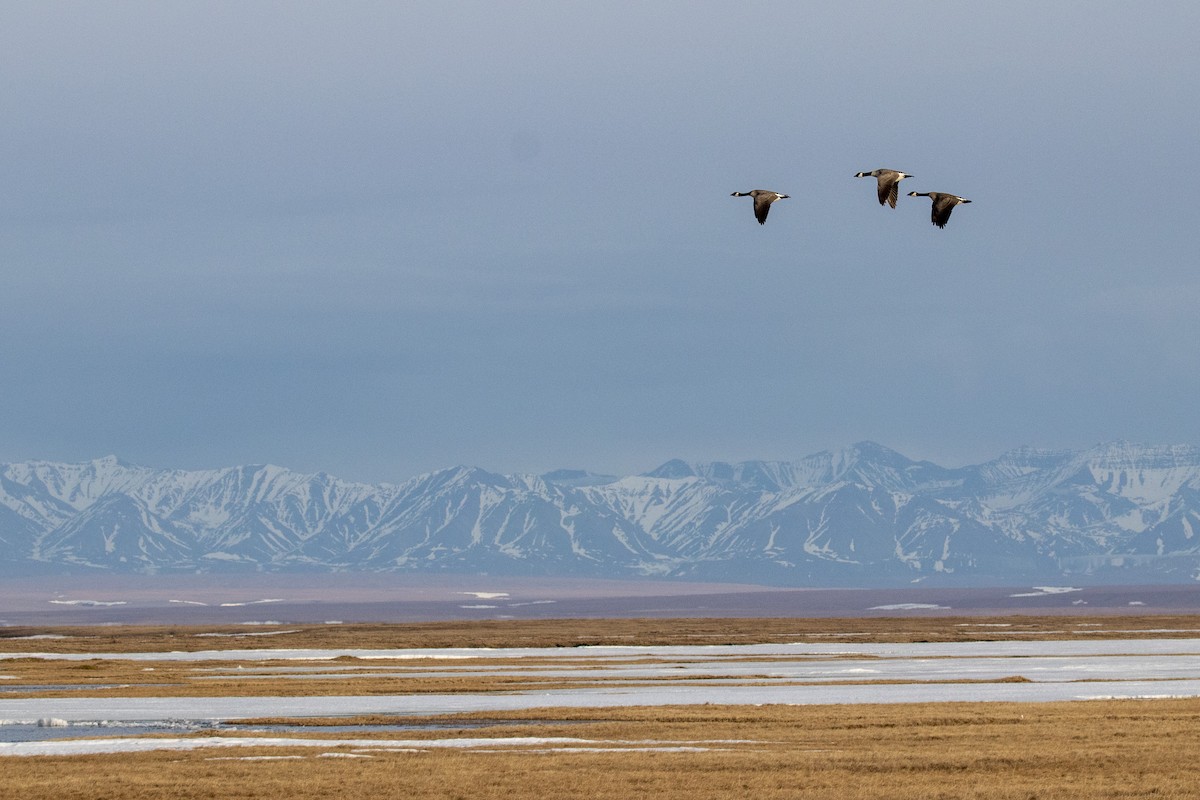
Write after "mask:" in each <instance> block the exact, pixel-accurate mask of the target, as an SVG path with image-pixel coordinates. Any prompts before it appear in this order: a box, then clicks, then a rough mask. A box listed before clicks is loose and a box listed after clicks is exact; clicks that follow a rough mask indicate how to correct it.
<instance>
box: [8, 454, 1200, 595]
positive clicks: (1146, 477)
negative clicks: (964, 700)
mask: <svg viewBox="0 0 1200 800" xmlns="http://www.w3.org/2000/svg"><path fill="white" fill-rule="evenodd" d="M1198 534H1200V449H1197V448H1194V447H1185V446H1175V447H1145V446H1138V445H1131V444H1125V443H1118V444H1109V445H1103V446H1099V447H1096V448H1093V449H1091V450H1087V451H1082V452H1065V451H1046V450H1033V449H1027V448H1026V449H1019V450H1013V451H1011V452H1008V453H1005V454H1004V455H1002V456H1000V457H999V458H997V459H995V460H994V461H990V462H988V463H986V464H980V465H974V466H969V467H962V468H957V469H948V468H944V467H940V466H938V465H936V464H931V463H929V462H916V461H912V460H910V459H908V458H905V457H904V456H903V455H901V454H899V453H896V452H894V451H892V450H889V449H887V448H885V447H882V446H880V445H877V444H874V443H870V442H863V443H859V444H857V445H854V446H852V447H848V448H845V449H843V450H841V451H838V452H822V453H817V454H814V455H811V456H807V457H805V458H802V459H799V460H797V461H794V462H763V461H750V462H742V463H737V464H727V463H722V462H713V463H703V464H688V463H685V462H682V461H678V460H676V461H669V462H667V463H665V464H663V465H662V466H661V467H659V468H657V469H655V470H653V471H651V472H648V473H646V474H644V475H636V476H628V477H623V478H614V477H608V476H599V475H593V474H590V473H586V472H579V471H567V470H560V471H556V472H553V473H547V474H546V475H542V476H535V475H515V476H504V475H496V474H493V473H489V472H486V471H484V470H481V469H477V468H473V467H454V468H450V469H445V470H439V471H437V472H432V473H429V474H427V475H421V476H417V477H415V478H412V479H411V480H408V481H406V482H405V483H402V484H399V485H379V486H371V485H366V484H356V483H350V482H346V481H341V480H338V479H337V478H334V477H332V476H329V475H326V474H323V473H318V474H316V475H301V474H298V473H294V472H291V471H289V470H286V469H283V468H281V467H276V466H270V465H262V466H245V467H234V468H229V469H221V470H207V471H196V472H183V471H170V470H154V469H148V468H145V467H136V466H131V465H128V464H124V463H122V462H120V461H118V460H117V459H115V458H111V457H110V458H104V459H100V460H97V461H92V462H88V463H84V464H55V463H49V462H27V463H20V464H8V465H3V466H0V568H2V569H3V571H4V572H7V573H8V574H13V573H20V572H22V571H24V570H28V569H31V568H32V567H34V566H37V567H38V568H39V569H42V570H44V569H45V567H46V565H56V564H57V565H63V566H73V567H91V568H97V569H108V570H123V571H145V572H149V571H171V570H176V571H214V572H216V571H223V570H231V569H249V570H294V569H323V570H375V571H400V570H406V571H415V570H421V571H430V570H444V571H458V572H462V571H470V572H487V573H491V574H513V575H520V574H526V575H572V574H574V575H587V576H593V577H614V578H628V577H632V576H639V575H643V576H646V575H653V576H660V577H661V576H677V577H687V578H691V579H703V580H727V581H749V582H758V583H774V584H782V585H858V586H865V585H872V584H887V583H899V582H909V581H913V580H919V579H930V580H936V581H939V582H944V583H971V582H979V581H983V580H990V581H1004V582H1007V581H1015V582H1020V583H1028V582H1029V581H1030V580H1033V579H1038V580H1051V579H1054V578H1067V577H1069V578H1070V579H1072V580H1080V579H1081V578H1086V577H1088V576H1090V577H1091V578H1092V579H1094V580H1113V581H1117V580H1120V581H1126V582H1147V581H1180V580H1196V579H1197V575H1198V572H1200V535H1198Z"/></svg>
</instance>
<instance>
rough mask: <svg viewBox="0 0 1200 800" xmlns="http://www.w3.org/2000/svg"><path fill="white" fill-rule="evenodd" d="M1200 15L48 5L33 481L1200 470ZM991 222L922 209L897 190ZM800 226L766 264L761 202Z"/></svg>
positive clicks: (10, 231) (897, 8)
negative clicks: (569, 471) (1087, 460)
mask: <svg viewBox="0 0 1200 800" xmlns="http://www.w3.org/2000/svg"><path fill="white" fill-rule="evenodd" d="M1197 30H1200V4H1197V3H1194V2H1190V1H1189V2H1156V3H1151V4H1130V3H1123V2H1096V3H1089V4H1086V5H1081V4H1078V3H1066V2H1010V3H1003V4H998V3H997V4H977V3H970V4H968V3H949V2H939V3H881V2H846V3H833V4H831V3H784V2H780V3H759V2H742V3H733V4H731V3H728V2H689V3H681V2H657V3H642V2H625V0H614V1H613V2H607V3H596V4H580V3H559V2H540V1H538V0H534V1H532V2H523V3H494V2H446V1H445V0H438V1H437V2H424V1H423V0H407V2H404V3H392V2H357V3H355V2H343V3H336V4H334V3H316V2H289V3H282V2H280V3H266V2H249V3H246V2H204V3H160V2H118V3H104V4H95V3H83V2H78V3H68V2H58V3H56V2H28V3H8V4H5V5H4V6H3V8H2V9H0V74H3V75H4V80H3V82H0V109H2V111H3V119H4V124H3V125H2V126H0V148H2V155H0V337H2V340H3V347H0V460H3V461H13V460H23V459H30V458H45V459H54V460H80V459H89V458H95V457H100V456H103V455H107V454H110V453H111V454H115V455H117V456H119V457H121V458H123V459H125V460H128V461H132V462H135V463H141V464H146V465H150V466H159V467H181V468H204V467H217V466H226V465H232V464H242V463H261V462H272V463H278V464H282V465H285V466H289V467H292V468H294V469H299V470H305V471H316V470H326V471H328V472H332V473H334V474H337V475H340V476H343V477H346V478H351V479H357V480H364V481H371V482H378V481H388V482H396V481H400V480H404V479H406V478H408V477H411V476H412V475H415V474H417V473H420V472H425V471H428V470H432V469H437V468H441V467H445V466H450V465H453V464H460V463H463V464H474V465H479V466H482V467H485V468H487V469H492V470H496V471H501V472H540V471H544V470H549V469H554V468H558V467H581V468H588V469H592V470H594V471H601V472H611V473H627V472H638V471H643V470H647V469H650V468H653V467H654V466H656V465H657V464H659V463H661V462H663V461H666V460H667V459H669V458H673V457H681V458H685V459H690V460H741V459H751V458H765V459H788V458H795V457H799V456H802V455H805V454H807V453H811V452H814V451H817V450H820V449H824V448H830V447H840V446H843V445H845V444H849V443H851V442H854V441H858V440H861V439H872V440H876V441H879V442H881V443H883V444H885V445H888V446H890V447H893V448H895V449H898V450H900V451H902V452H904V453H905V454H907V455H910V456H912V457H916V458H929V459H932V460H935V461H938V462H940V463H943V464H946V465H949V466H954V465H960V464H965V463H973V462H978V461H984V460H987V459H989V458H992V457H994V456H996V455H998V454H999V453H1001V452H1002V451H1004V450H1006V449H1008V448H1011V447H1015V446H1019V445H1034V446H1040V447H1086V446H1089V445H1092V444H1095V443H1097V442H1101V441H1108V440H1112V439H1129V440H1132V441H1141V442H1148V443H1192V444H1195V443H1200V414H1198V413H1197V398H1200V313H1198V311H1197V310H1198V309H1200V269H1198V266H1200V257H1198V256H1197V254H1196V249H1195V240H1196V235H1197V231H1198V230H1200V204H1198V203H1197V202H1196V200H1195V198H1194V196H1192V195H1194V191H1195V188H1194V185H1195V183H1196V180H1195V177H1194V175H1193V174H1192V173H1193V170H1194V169H1195V166H1194V162H1195V159H1196V155H1197V145H1198V144H1200V114H1197V113H1196V104H1197V100H1198V99H1200V98H1198V89H1197V87H1200V49H1198V48H1197V47H1196V42H1195V33H1196V31H1197ZM876 167H891V168H895V169H901V170H904V171H906V172H910V173H913V174H914V175H915V176H916V177H914V178H911V179H909V180H907V181H905V182H904V184H903V187H904V189H905V190H906V191H907V190H916V191H930V190H933V191H946V192H952V193H956V194H959V195H963V196H965V197H968V198H971V199H972V200H973V201H974V202H973V203H972V204H971V205H969V206H960V207H959V208H958V209H957V210H956V211H955V212H954V215H953V217H952V219H951V221H950V224H949V225H948V226H947V227H946V228H945V229H944V230H938V229H936V228H934V227H933V226H932V225H931V224H930V220H929V201H928V200H926V199H925V198H909V197H901V201H900V204H899V207H898V208H897V209H896V210H894V211H893V210H891V209H885V208H881V207H880V206H879V204H878V202H877V201H876V199H875V196H874V187H873V185H872V182H871V181H869V180H858V179H855V178H853V177H852V176H853V175H854V173H855V172H858V171H860V170H871V169H874V168H876ZM754 188H766V189H774V190H778V191H781V192H786V193H788V194H790V195H791V199H789V200H785V201H782V202H780V203H778V204H776V205H775V207H774V209H773V210H772V212H771V216H770V219H769V220H768V223H767V224H766V225H765V226H761V227H760V226H759V225H758V224H756V223H755V221H754V218H753V216H752V214H751V210H750V201H749V200H748V199H745V198H732V197H730V196H729V194H730V192H733V191H748V190H750V189H754Z"/></svg>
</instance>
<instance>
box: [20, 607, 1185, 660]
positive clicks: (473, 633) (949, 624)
mask: <svg viewBox="0 0 1200 800" xmlns="http://www.w3.org/2000/svg"><path fill="white" fill-rule="evenodd" d="M279 630H284V631H294V632H292V633H280V634H278V635H273V636H248V635H247V633H261V632H263V631H279ZM213 633H217V634H224V635H223V636H201V635H198V634H213ZM46 634H51V635H58V636H64V637H67V638H62V639H29V638H25V637H29V636H38V635H46ZM1197 635H1200V616H1197V615H1133V614H1130V615H1119V616H1069V615H1060V616H1021V615H1010V616H1002V617H970V616H964V617H903V618H888V617H870V618H849V619H824V618H820V619H804V618H780V619H724V618H722V619H549V620H488V621H472V622H466V621H460V622H424V623H408V624H349V625H283V626H278V627H275V628H271V627H268V628H264V629H256V630H255V631H247V629H246V628H245V627H244V626H225V627H221V626H193V627H187V626H170V627H165V626H160V627H152V626H146V627H141V626H124V627H122V626H114V627H103V628H97V627H54V628H18V627H14V628H2V629H0V652H4V653H130V652H157V651H163V652H166V651H172V650H181V651H186V652H194V651H199V650H217V649H251V648H329V649H341V648H346V649H350V648H357V649H387V648H410V647H583V646H587V645H633V644H638V645H683V644H697V645H698V644H754V643H780V642H797V641H820V642H925V641H929V642H956V641H979V640H988V639H1004V640H1017V639H1070V638H1077V637H1083V638H1088V639H1098V638H1117V637H1119V638H1137V637H1139V636H1151V637H1154V638H1158V639H1162V638H1170V637H1173V636H1175V637H1191V636H1197Z"/></svg>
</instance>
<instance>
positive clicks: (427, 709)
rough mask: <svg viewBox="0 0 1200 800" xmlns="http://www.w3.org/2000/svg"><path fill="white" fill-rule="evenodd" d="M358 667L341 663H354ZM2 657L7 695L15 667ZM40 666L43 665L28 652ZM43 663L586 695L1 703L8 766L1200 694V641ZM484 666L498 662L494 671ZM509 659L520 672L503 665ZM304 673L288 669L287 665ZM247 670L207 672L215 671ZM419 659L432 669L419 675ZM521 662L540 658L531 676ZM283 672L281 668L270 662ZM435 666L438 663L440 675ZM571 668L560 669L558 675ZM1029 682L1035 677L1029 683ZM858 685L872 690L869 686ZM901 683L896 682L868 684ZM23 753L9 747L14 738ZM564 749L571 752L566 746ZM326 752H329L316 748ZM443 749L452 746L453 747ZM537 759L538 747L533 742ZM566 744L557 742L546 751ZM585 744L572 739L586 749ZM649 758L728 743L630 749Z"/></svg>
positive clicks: (250, 655) (363, 653) (269, 654)
mask: <svg viewBox="0 0 1200 800" xmlns="http://www.w3.org/2000/svg"><path fill="white" fill-rule="evenodd" d="M347 656H348V657H353V658H354V659H356V660H355V661H351V662H347V661H344V660H343V661H339V662H336V663H332V660H333V659H337V658H339V657H347ZM10 657H15V656H6V655H4V654H0V687H3V685H4V684H3V678H4V676H3V674H2V673H3V659H4V658H10ZM22 657H29V654H22ZM35 657H38V658H47V659H51V658H55V659H85V658H98V657H99V658H121V659H135V660H141V661H146V662H154V661H160V662H161V661H175V662H179V661H185V662H194V663H195V665H196V671H197V676H196V679H197V680H205V679H210V678H212V677H219V676H222V675H228V674H230V673H232V672H236V674H237V675H238V677H241V678H251V679H253V678H255V677H260V678H262V679H266V678H276V679H278V678H280V677H284V678H286V679H287V680H289V681H291V680H295V681H304V680H306V679H312V678H316V677H320V678H322V679H326V680H327V679H330V678H338V677H345V678H351V677H362V676H365V675H387V676H389V677H404V676H411V677H431V676H441V675H454V676H456V677H466V676H471V675H492V676H494V675H511V674H519V675H523V676H526V677H542V678H566V679H570V680H572V681H575V682H583V683H586V684H587V686H585V687H584V688H575V689H569V690H538V691H515V692H511V693H491V692H489V693H478V694H444V695H437V694H434V695H429V694H421V695H406V694H394V695H382V696H340V697H283V696H279V697H150V698H96V697H78V698H71V697H67V698H52V699H51V698H47V699H13V700H4V699H0V755H10V756H17V755H36V754H55V753H57V754H66V753H96V752H120V751H130V750H144V749H162V748H186V749H193V748H196V747H238V746H262V745H264V744H265V743H266V742H265V741H264V739H262V738H255V737H236V736H232V737H231V736H226V737H220V738H219V740H215V741H214V740H213V739H216V737H211V738H206V739H197V738H176V739H171V738H167V739H164V738H155V739H145V738H136V737H129V736H114V737H103V738H101V737H95V736H94V735H93V736H88V738H83V739H55V740H46V741H12V739H13V737H12V736H6V735H5V730H6V729H13V728H14V727H15V726H22V725H24V726H29V725H33V724H37V723H38V722H39V721H41V723H42V724H43V725H50V724H53V725H55V726H58V727H66V728H67V731H64V732H71V728H76V731H75V732H77V733H79V734H80V735H85V734H87V733H93V734H94V733H95V731H96V730H103V728H97V727H96V726H97V725H119V724H126V725H137V726H149V727H153V726H155V725H162V726H168V727H169V726H176V727H178V726H181V725H182V726H184V727H189V726H190V729H193V730H195V729H200V728H203V726H205V725H208V724H218V723H225V722H229V721H234V720H238V719H247V718H255V717H338V716H354V715H365V714H382V715H395V716H396V717H397V718H400V719H402V718H403V717H404V716H406V715H407V716H415V715H432V714H450V713H456V712H470V711H483V712H487V711H520V710H529V709H536V708H546V707H555V706H560V707H564V706H565V707H575V708H603V707H613V706H647V705H691V704H701V703H710V704H722V705H765V704H793V705H799V704H844V703H921V702H960V701H961V702H966V701H1015V702H1030V703H1037V702H1048V701H1062V700H1077V701H1084V700H1090V699H1109V698H1160V697H1196V696H1200V638H1188V639H1171V638H1163V639H1151V640H1147V639H1128V640H1112V639H1106V640H1096V641H1078V640H1075V641H989V642H961V643H916V644H833V643H829V644H822V643H802V644H772V645H727V646H693V647H680V646H673V647H571V648H511V649H510V648H500V649H464V648H446V649H430V650H415V649H414V650H353V649H349V650H300V649H292V650H289V649H275V648H271V649H253V650H210V651H204V652H196V653H184V652H176V653H135V654H128V653H122V654H108V655H99V656H98V655H97V654H87V655H55V654H38V655H36V656H35ZM484 659H486V660H487V663H484ZM497 659H505V660H508V661H510V663H508V664H504V665H496V664H495V661H496V660H497ZM281 660H283V661H287V662H289V663H288V664H286V665H280V664H279V663H278V662H279V661H281ZM216 661H222V662H234V663H233V665H232V666H230V665H229V664H228V663H226V664H223V665H221V666H215V667H214V666H208V664H206V662H216ZM418 661H420V663H418ZM522 661H529V665H528V666H523V665H522V664H521V662H522ZM267 662H271V663H267ZM431 662H433V663H431ZM556 662H559V664H556ZM1015 678H1020V679H1023V680H1014V679H1015ZM855 681H858V682H857V683H856V682H855ZM870 681H894V683H869V682H870ZM6 739H7V740H8V741H5V740H6ZM271 741H272V743H274V744H297V745H304V746H308V747H333V746H339V745H353V746H362V747H365V746H367V743H366V742H365V741H364V740H362V739H329V738H324V739H321V740H314V739H303V738H294V739H274V740H271ZM567 741H568V740H566V739H564V740H562V742H567ZM317 742H319V744H317ZM438 742H442V743H441V744H439V743H438ZM370 744H371V746H374V747H381V748H385V747H391V748H404V747H408V746H413V747H420V748H430V747H467V746H478V747H484V746H512V745H513V744H516V742H511V741H510V742H507V743H506V742H502V741H500V740H495V739H485V740H480V742H479V743H477V744H475V745H469V744H467V743H466V741H465V740H462V739H446V740H436V741H430V740H420V741H419V743H410V742H404V741H400V740H396V739H388V740H380V741H378V742H371V743H370ZM521 744H522V745H523V746H529V745H531V744H539V742H521ZM540 744H544V745H546V746H553V743H551V742H550V741H549V740H547V741H546V742H540ZM582 744H585V743H582V742H578V741H573V740H572V742H571V746H573V747H577V746H580V745H582ZM625 744H626V745H628V746H636V747H653V748H659V747H685V746H686V747H694V746H716V745H715V743H710V745H702V744H700V743H690V744H689V743H678V742H675V743H665V742H662V743H625Z"/></svg>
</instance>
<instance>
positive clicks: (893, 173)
mask: <svg viewBox="0 0 1200 800" xmlns="http://www.w3.org/2000/svg"><path fill="white" fill-rule="evenodd" d="M854 177H856V178H875V179H876V181H878V186H877V188H878V190H879V205H883V204H884V203H887V204H888V205H889V206H891V207H892V208H895V207H896V199H897V196H898V195H899V194H900V191H899V190H900V181H902V180H904V179H905V178H911V177H913V176H912V175H910V174H908V173H907V172H900V171H899V170H894V169H873V170H871V171H870V172H860V173H858V174H857V175H855V176H854Z"/></svg>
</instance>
